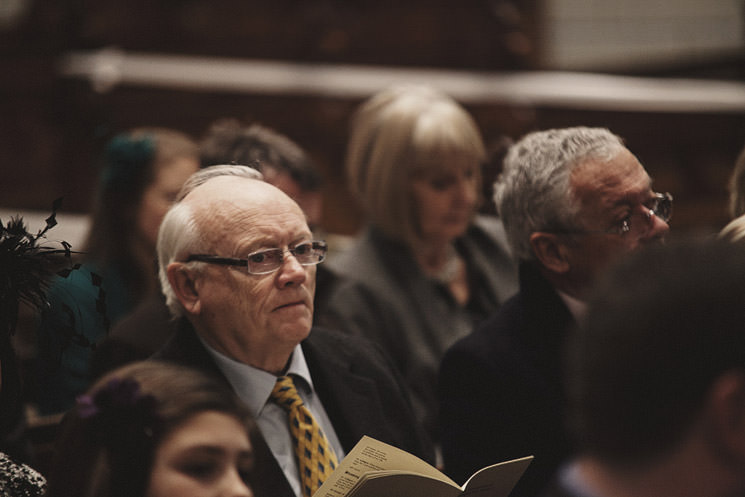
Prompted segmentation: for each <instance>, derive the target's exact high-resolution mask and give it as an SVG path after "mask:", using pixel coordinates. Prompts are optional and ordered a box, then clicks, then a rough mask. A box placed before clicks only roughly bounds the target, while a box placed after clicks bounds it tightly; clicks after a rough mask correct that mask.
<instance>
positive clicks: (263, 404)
mask: <svg viewBox="0 0 745 497" xmlns="http://www.w3.org/2000/svg"><path fill="white" fill-rule="evenodd" d="M200 340H201V341H202V344H203V345H204V346H205V348H206V349H207V351H208V352H209V353H210V355H211V356H212V358H213V359H214V360H215V362H216V363H217V367H218V368H220V371H222V373H223V374H224V375H225V377H226V378H227V379H228V381H229V382H230V384H231V385H232V386H233V390H235V392H236V393H237V394H238V397H240V399H241V400H242V401H243V402H244V403H245V404H246V405H247V406H248V408H249V409H250V410H251V414H252V415H253V417H254V420H255V421H256V424H257V425H258V427H259V429H260V430H261V433H262V435H263V436H264V439H265V440H266V443H267V445H268V446H269V450H271V451H272V454H273V455H274V457H275V458H276V459H277V462H278V463H279V466H280V468H282V471H283V472H284V474H285V476H286V477H287V481H289V482H290V486H291V487H292V490H293V491H294V492H295V495H297V496H298V497H301V495H302V492H301V489H300V474H299V472H298V466H297V461H296V460H295V450H294V448H293V445H292V438H291V436H290V428H289V425H288V422H287V411H285V410H284V409H283V408H282V407H280V406H279V405H277V404H276V403H275V402H273V401H272V400H271V399H270V395H271V393H272V390H273V389H274V384H275V383H276V382H277V377H276V376H275V375H273V374H272V373H268V372H266V371H263V370H261V369H257V368H255V367H252V366H249V365H247V364H243V363H241V362H238V361H236V360H235V359H231V358H230V357H228V356H226V355H223V354H221V353H220V352H218V351H216V350H215V349H213V348H212V347H210V346H209V345H208V344H207V343H206V342H205V341H204V340H202V339H201V337H200ZM285 375H292V376H293V380H294V382H295V387H296V388H297V391H298V393H299V394H300V398H302V399H303V402H304V403H305V406H306V407H307V408H308V409H309V410H310V412H311V414H313V417H314V418H315V419H316V422H317V423H318V424H319V425H320V426H321V429H322V430H323V433H324V434H325V435H326V438H327V439H328V441H329V443H330V444H331V448H332V449H333V450H334V453H335V454H336V458H337V460H339V461H341V460H342V459H343V458H344V455H345V454H344V450H343V449H342V446H341V443H339V438H338V437H337V435H336V431H334V427H333V425H332V424H331V420H329V417H328V414H326V410H325V409H324V408H323V404H322V403H321V399H319V398H318V395H316V392H315V389H314V388H313V379H312V378H311V376H310V371H309V370H308V364H307V363H306V362H305V356H304V355H303V350H302V348H301V347H300V345H297V346H296V347H295V350H294V351H293V353H292V357H291V358H290V365H289V367H288V368H287V372H286V373H285Z"/></svg>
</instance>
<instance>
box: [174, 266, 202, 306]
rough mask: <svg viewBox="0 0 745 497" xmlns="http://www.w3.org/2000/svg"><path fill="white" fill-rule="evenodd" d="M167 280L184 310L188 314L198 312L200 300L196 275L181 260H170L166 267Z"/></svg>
mask: <svg viewBox="0 0 745 497" xmlns="http://www.w3.org/2000/svg"><path fill="white" fill-rule="evenodd" d="M166 273H167V274H168V282H169V283H170V284H171V288H172V289H173V293H174V294H176V298H178V300H179V302H181V305H182V306H183V307H184V310H185V311H186V312H187V313H188V314H199V312H200V310H201V300H200V298H199V291H198V285H197V275H196V274H195V272H194V271H192V270H190V269H188V268H187V267H186V265H185V264H184V263H182V262H172V263H171V264H169V265H168V267H167V268H166Z"/></svg>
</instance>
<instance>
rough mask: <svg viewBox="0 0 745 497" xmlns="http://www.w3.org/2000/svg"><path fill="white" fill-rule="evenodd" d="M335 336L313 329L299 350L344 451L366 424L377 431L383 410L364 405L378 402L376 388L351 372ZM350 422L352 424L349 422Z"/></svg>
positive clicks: (364, 431) (382, 421) (349, 360)
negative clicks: (330, 336) (375, 409)
mask: <svg viewBox="0 0 745 497" xmlns="http://www.w3.org/2000/svg"><path fill="white" fill-rule="evenodd" d="M342 345H343V344H342V343H341V342H339V341H338V340H337V339H336V338H335V337H334V338H332V339H331V340H329V335H328V334H327V333H326V331H325V330H323V329H322V328H313V331H312V332H311V336H310V337H309V338H308V339H307V340H305V341H304V342H303V353H304V354H305V359H306V361H307V362H308V367H309V369H310V371H311V375H312V377H313V385H314V387H315V390H316V393H317V394H318V396H319V398H320V399H321V402H323V405H324V407H325V409H326V412H327V413H328V415H329V418H330V419H331V423H332V424H333V425H334V430H335V431H336V435H337V436H338V437H339V441H340V442H341V444H342V446H343V448H344V451H345V452H349V451H350V450H352V448H353V447H354V446H355V444H357V442H358V441H359V440H360V438H362V436H363V435H366V434H369V433H370V431H369V430H368V427H370V426H375V427H376V429H377V430H378V431H380V429H381V428H383V427H385V426H387V422H386V420H385V418H384V417H383V415H382V414H383V413H381V412H375V411H370V409H369V408H368V406H371V405H376V406H379V405H382V400H381V399H380V398H379V395H378V391H377V387H376V385H375V383H374V382H373V381H372V380H371V379H370V378H365V377H362V376H359V375H357V374H355V373H354V371H353V364H352V358H351V357H350V356H349V355H348V354H347V353H346V349H345V348H344V347H343V346H342ZM350 421H352V423H350Z"/></svg>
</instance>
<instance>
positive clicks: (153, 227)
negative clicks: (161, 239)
mask: <svg viewBox="0 0 745 497" xmlns="http://www.w3.org/2000/svg"><path fill="white" fill-rule="evenodd" d="M198 169H199V162H198V161H197V159H196V158H192V157H178V158H176V159H174V160H173V161H169V162H163V163H161V164H158V165H156V171H155V177H154V178H153V182H152V183H150V185H149V186H148V187H147V188H146V189H145V191H144V192H143V194H142V200H141V201H140V208H139V210H138V212H137V229H138V232H139V233H140V234H141V235H142V238H143V240H144V241H145V243H147V244H148V245H149V246H150V247H152V248H153V250H154V249H155V243H156V241H157V239H158V228H159V227H160V222H161V221H162V220H163V216H165V215H166V212H167V211H168V209H169V207H171V204H173V201H174V200H175V199H176V195H177V194H178V192H179V190H180V189H181V186H182V185H183V184H184V182H185V181H186V179H187V178H188V177H189V176H191V175H192V174H193V173H195V172H197V170H198Z"/></svg>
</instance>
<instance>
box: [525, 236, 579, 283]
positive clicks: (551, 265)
mask: <svg viewBox="0 0 745 497" xmlns="http://www.w3.org/2000/svg"><path fill="white" fill-rule="evenodd" d="M530 246H531V247H532V248H533V253H534V254H535V256H536V258H538V260H539V261H540V263H541V264H543V265H544V266H545V267H546V269H548V270H550V271H552V272H554V273H557V274H563V273H566V272H567V271H569V269H570V268H571V265H570V264H569V258H568V257H567V256H568V253H567V246H566V245H565V244H564V243H563V242H562V241H561V239H560V238H559V235H556V234H554V233H544V232H541V231H537V232H535V233H532V234H531V235H530Z"/></svg>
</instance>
